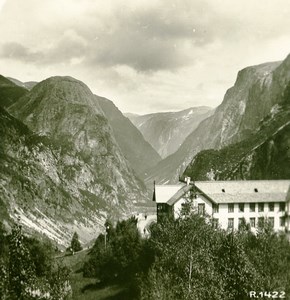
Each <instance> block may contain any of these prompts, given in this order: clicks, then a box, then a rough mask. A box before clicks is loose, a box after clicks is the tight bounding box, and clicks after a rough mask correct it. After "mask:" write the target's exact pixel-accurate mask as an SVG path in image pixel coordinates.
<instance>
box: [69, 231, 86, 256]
mask: <svg viewBox="0 0 290 300" xmlns="http://www.w3.org/2000/svg"><path fill="white" fill-rule="evenodd" d="M70 249H71V251H73V252H78V251H81V250H82V249H83V248H82V246H81V243H80V241H79V236H78V234H77V233H76V232H74V234H73V237H72V240H71V243H70Z"/></svg>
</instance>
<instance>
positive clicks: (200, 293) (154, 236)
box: [84, 211, 290, 300]
mask: <svg viewBox="0 0 290 300" xmlns="http://www.w3.org/2000/svg"><path fill="white" fill-rule="evenodd" d="M248 228H249V227H248V226H247V224H244V226H241V228H240V230H239V231H237V232H227V231H224V230H221V229H216V228H214V227H213V226H212V222H211V220H210V218H204V217H202V216H199V215H197V214H195V215H188V214H187V213H186V211H184V214H183V216H182V218H180V219H178V220H170V221H169V220H168V221H164V222H163V223H161V224H160V223H159V224H153V225H152V226H151V229H150V231H151V236H150V238H149V239H147V240H142V239H141V238H140V236H139V234H138V232H137V228H136V221H135V220H134V219H130V220H127V221H122V222H118V224H117V226H116V227H115V228H113V227H112V228H111V227H110V229H109V230H107V244H106V245H105V236H104V235H101V236H99V238H98V239H97V241H96V243H95V245H94V247H93V249H92V250H91V253H90V258H89V260H88V261H87V262H86V263H85V267H84V271H85V272H84V275H85V276H92V277H95V278H96V277H97V278H99V279H100V281H101V282H102V283H104V284H111V285H112V283H116V282H118V283H124V281H126V282H127V283H128V284H129V288H130V289H131V291H132V294H130V295H131V298H128V299H144V300H145V299H148V300H149V299H164V300H167V299H193V300H195V299H201V300H202V299H213V300H214V299H229V300H230V299H237V300H240V299H248V298H249V292H250V291H285V293H286V295H287V293H288V294H289V293H290V289H289V287H290V245H289V241H288V239H287V237H286V235H285V234H284V233H279V234H278V233H274V232H273V231H272V229H271V228H270V226H268V224H267V223H265V225H264V226H263V227H260V228H259V230H258V232H257V234H253V233H252V232H251V231H250V230H249V229H248ZM133 291H134V293H133Z"/></svg>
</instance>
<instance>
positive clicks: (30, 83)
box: [7, 77, 38, 91]
mask: <svg viewBox="0 0 290 300" xmlns="http://www.w3.org/2000/svg"><path fill="white" fill-rule="evenodd" d="M7 78H8V79H9V80H10V81H12V82H14V83H15V84H16V85H18V86H21V87H23V88H25V89H27V90H29V91H30V90H31V89H32V88H33V87H34V86H36V85H37V83H38V82H37V81H26V82H22V81H20V80H18V79H15V78H12V77H7Z"/></svg>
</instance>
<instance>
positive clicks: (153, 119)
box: [125, 106, 213, 158]
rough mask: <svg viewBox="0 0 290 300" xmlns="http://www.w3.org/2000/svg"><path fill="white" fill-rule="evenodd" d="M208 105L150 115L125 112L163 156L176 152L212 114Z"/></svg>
mask: <svg viewBox="0 0 290 300" xmlns="http://www.w3.org/2000/svg"><path fill="white" fill-rule="evenodd" d="M212 113H213V109H212V108H210V107H207V106H201V107H192V108H188V109H185V110H182V111H178V112H162V113H153V114H148V115H136V114H130V113H129V114H127V115H126V114H125V115H126V116H127V117H128V118H129V119H130V120H131V121H132V123H133V124H134V125H135V126H136V127H137V128H138V129H139V130H140V131H141V132H142V134H143V136H144V138H145V140H146V141H148V142H149V143H150V144H151V145H152V146H153V148H154V149H155V150H156V151H157V152H158V153H159V154H160V155H161V157H162V158H165V157H167V156H168V155H170V154H172V153H174V152H175V151H176V150H177V149H178V148H179V147H180V145H181V144H182V143H183V142H184V140H185V139H186V137H187V136H188V135H189V134H190V133H191V132H192V131H193V130H195V129H196V127H197V126H198V125H199V123H200V122H201V121H202V120H204V119H206V118H208V117H209V116H210V115H212Z"/></svg>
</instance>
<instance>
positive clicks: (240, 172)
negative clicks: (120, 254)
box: [184, 84, 290, 180]
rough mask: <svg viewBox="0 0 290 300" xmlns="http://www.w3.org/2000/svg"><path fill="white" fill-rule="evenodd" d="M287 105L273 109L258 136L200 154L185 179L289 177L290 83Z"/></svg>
mask: <svg viewBox="0 0 290 300" xmlns="http://www.w3.org/2000/svg"><path fill="white" fill-rule="evenodd" d="M284 99H285V102H284V103H282V104H280V105H276V106H274V109H273V110H272V111H271V113H270V114H269V115H268V116H267V117H266V118H264V120H263V122H261V125H260V127H259V130H258V132H257V133H255V134H253V135H251V136H250V137H249V138H247V139H245V140H243V141H242V142H239V143H234V144H231V145H229V146H226V147H224V148H222V149H221V150H213V149H211V150H204V151H201V152H199V153H198V154H197V155H196V156H195V157H194V159H193V160H192V162H191V163H190V165H189V166H188V167H187V168H186V170H185V173H184V176H190V177H191V178H192V179H193V180H261V179H289V178H290V168H289V164H290V151H289V149H290V84H289V87H288V89H286V91H285V94H284Z"/></svg>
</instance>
